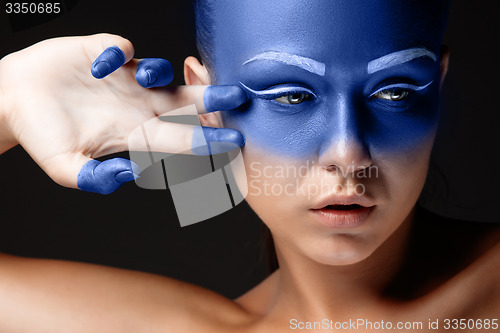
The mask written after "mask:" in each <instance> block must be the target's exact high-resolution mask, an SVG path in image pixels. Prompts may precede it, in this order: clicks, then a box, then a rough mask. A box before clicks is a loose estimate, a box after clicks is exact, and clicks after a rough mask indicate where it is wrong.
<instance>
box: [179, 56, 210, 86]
mask: <svg viewBox="0 0 500 333" xmlns="http://www.w3.org/2000/svg"><path fill="white" fill-rule="evenodd" d="M184 81H185V82H186V84H187V85H210V76H209V75H208V71H207V68H206V67H205V66H203V65H202V64H200V62H199V61H198V59H196V58H195V57H187V58H186V60H185V61H184Z"/></svg>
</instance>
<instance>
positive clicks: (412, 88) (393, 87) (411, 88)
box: [369, 81, 434, 100]
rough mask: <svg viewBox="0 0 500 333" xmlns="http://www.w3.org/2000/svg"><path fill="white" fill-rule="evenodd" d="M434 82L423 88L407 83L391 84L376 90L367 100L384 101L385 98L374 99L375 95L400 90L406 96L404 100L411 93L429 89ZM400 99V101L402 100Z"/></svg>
mask: <svg viewBox="0 0 500 333" xmlns="http://www.w3.org/2000/svg"><path fill="white" fill-rule="evenodd" d="M433 82H434V81H431V82H429V83H427V84H426V85H423V86H417V85H413V84H409V83H396V84H391V85H388V86H385V87H382V88H380V89H378V90H376V91H375V92H374V93H372V94H371V95H370V96H369V98H370V99H371V98H379V99H384V100H385V98H380V97H376V95H378V94H380V93H383V92H386V93H387V92H391V91H398V90H401V91H403V92H406V93H407V95H406V96H405V97H404V98H403V99H406V98H407V96H408V94H409V93H411V92H417V91H422V90H424V89H426V88H427V87H429V86H430V85H431V84H432V83H433ZM403 99H401V100H403Z"/></svg>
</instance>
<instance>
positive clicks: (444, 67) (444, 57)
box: [440, 45, 450, 88]
mask: <svg viewBox="0 0 500 333" xmlns="http://www.w3.org/2000/svg"><path fill="white" fill-rule="evenodd" d="M440 59H441V81H440V88H442V87H443V82H444V79H445V77H446V73H448V65H449V61H450V49H449V48H448V47H447V46H445V45H443V46H442V47H441V56H440Z"/></svg>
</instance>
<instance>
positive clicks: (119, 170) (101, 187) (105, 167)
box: [77, 158, 139, 194]
mask: <svg viewBox="0 0 500 333" xmlns="http://www.w3.org/2000/svg"><path fill="white" fill-rule="evenodd" d="M138 170H139V167H138V166H137V165H136V164H135V163H134V162H132V161H129V160H126V159H123V158H114V159H111V160H107V161H104V162H99V161H96V160H91V161H89V162H88V163H86V164H85V165H84V166H83V168H82V169H81V170H80V173H79V174H78V180H77V185H78V188H79V189H81V190H82V191H86V192H94V193H100V194H110V193H113V192H114V191H116V190H117V189H118V188H120V187H121V186H122V185H123V184H124V183H126V182H129V181H131V180H134V179H135V178H136V177H138V176H137V174H136V173H135V172H138ZM134 171H135V172H134Z"/></svg>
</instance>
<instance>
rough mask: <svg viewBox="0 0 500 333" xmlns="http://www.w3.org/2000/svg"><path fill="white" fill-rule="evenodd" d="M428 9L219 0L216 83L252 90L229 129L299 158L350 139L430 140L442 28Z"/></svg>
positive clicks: (375, 146) (400, 145) (388, 147)
mask: <svg viewBox="0 0 500 333" xmlns="http://www.w3.org/2000/svg"><path fill="white" fill-rule="evenodd" d="M425 3H426V5H425V6H427V7H429V6H433V5H432V3H431V2H429V1H426V2H425ZM425 6H424V5H421V4H420V2H416V1H414V2H408V1H399V0H392V1H360V0H353V1H331V0H315V1H308V2H307V5H305V4H304V2H303V1H299V0H277V1H267V0H252V1H241V0H229V1H214V2H213V8H214V9H213V14H212V15H213V21H214V22H215V26H214V28H213V29H214V31H213V33H214V40H213V44H214V45H213V50H214V53H213V54H212V59H211V62H212V63H213V68H212V71H213V73H214V74H215V75H214V78H215V79H216V82H215V83H217V84H224V85H240V86H241V87H243V88H244V89H245V90H247V92H248V94H249V96H250V103H248V108H247V109H246V110H240V111H232V112H227V113H223V114H222V116H223V119H224V124H225V126H226V127H229V128H235V129H237V130H239V131H240V132H242V133H243V134H244V135H245V137H246V139H247V142H248V143H251V144H252V145H255V146H258V147H260V148H262V149H263V150H265V151H268V152H270V153H274V154H276V155H282V156H288V157H298V158H304V157H313V156H319V155H321V154H322V153H323V152H324V151H326V150H327V149H328V147H329V146H330V145H331V144H332V143H334V142H338V141H340V140H345V139H346V138H348V137H350V138H352V137H356V138H357V139H358V140H360V141H361V142H362V144H363V145H364V146H365V147H366V148H367V149H368V150H370V151H378V152H380V151H383V152H388V153H392V152H398V151H406V150H409V149H414V148H415V147H418V146H419V145H420V144H421V143H422V142H427V141H428V140H429V138H432V136H433V134H434V131H435V127H436V125H437V119H438V109H439V80H440V76H439V75H440V65H439V59H438V58H437V55H439V52H440V47H441V31H440V29H439V28H437V25H436V24H435V23H436V22H440V19H437V18H435V17H433V16H432V15H431V16H429V14H428V13H426V11H427V9H426V7H425Z"/></svg>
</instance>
